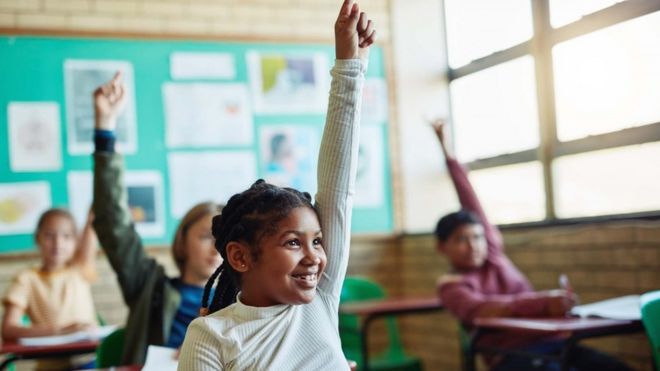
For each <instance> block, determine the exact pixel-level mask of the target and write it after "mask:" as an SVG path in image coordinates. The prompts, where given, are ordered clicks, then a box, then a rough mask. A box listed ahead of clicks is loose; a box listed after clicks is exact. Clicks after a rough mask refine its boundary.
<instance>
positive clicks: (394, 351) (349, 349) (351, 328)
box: [339, 277, 405, 360]
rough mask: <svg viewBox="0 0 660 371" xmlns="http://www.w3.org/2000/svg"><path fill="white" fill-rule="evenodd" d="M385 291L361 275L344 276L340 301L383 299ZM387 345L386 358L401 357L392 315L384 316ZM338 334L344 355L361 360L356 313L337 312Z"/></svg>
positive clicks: (359, 335)
mask: <svg viewBox="0 0 660 371" xmlns="http://www.w3.org/2000/svg"><path fill="white" fill-rule="evenodd" d="M383 298H385V291H384V290H383V288H382V287H380V285H378V284H377V283H375V282H373V281H370V280H368V279H366V278H361V277H346V279H345V280H344V286H343V287H342V290H341V295H340V299H339V301H340V302H341V303H349V302H357V301H365V300H374V299H383ZM385 326H386V329H387V337H388V343H389V345H388V347H387V349H386V350H385V352H384V355H386V357H387V358H403V357H405V353H404V351H403V345H402V343H401V337H400V335H399V331H398V328H397V325H396V321H395V319H394V318H393V317H386V318H385ZM339 335H340V337H341V346H342V350H343V351H344V355H345V356H346V358H348V359H354V360H363V359H364V358H363V357H364V356H367V355H363V354H362V341H363V339H362V335H361V333H360V319H359V318H358V316H357V315H353V314H343V313H339Z"/></svg>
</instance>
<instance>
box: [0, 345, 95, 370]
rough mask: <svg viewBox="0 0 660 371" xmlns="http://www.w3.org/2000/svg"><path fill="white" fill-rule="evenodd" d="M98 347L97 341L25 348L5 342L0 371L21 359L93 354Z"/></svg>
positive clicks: (1, 352)
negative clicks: (5, 356) (5, 357)
mask: <svg viewBox="0 0 660 371" xmlns="http://www.w3.org/2000/svg"><path fill="white" fill-rule="evenodd" d="M98 345H99V340H90V341H78V342H75V343H67V344H59V345H47V346H25V345H20V344H18V343H14V342H5V343H3V344H2V347H0V354H6V355H8V357H7V359H5V360H4V361H3V362H2V363H1V364H0V370H4V369H5V368H7V367H8V366H9V365H10V364H11V363H12V362H14V361H18V360H22V359H40V358H59V357H68V356H73V355H77V354H85V353H94V352H95V351H96V347H98Z"/></svg>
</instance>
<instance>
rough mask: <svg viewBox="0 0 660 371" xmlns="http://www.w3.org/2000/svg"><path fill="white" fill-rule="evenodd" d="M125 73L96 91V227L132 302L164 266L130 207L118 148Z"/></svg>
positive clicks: (120, 282)
mask: <svg viewBox="0 0 660 371" xmlns="http://www.w3.org/2000/svg"><path fill="white" fill-rule="evenodd" d="M124 98H125V94H124V84H123V81H122V77H121V73H119V72H118V73H117V74H116V75H115V77H114V78H113V79H112V80H111V81H110V82H108V83H107V84H105V85H103V86H101V87H99V88H98V89H96V91H95V92H94V109H95V129H96V134H95V136H96V138H95V143H96V152H95V153H94V203H93V205H92V209H93V211H94V214H95V215H96V217H95V219H94V228H95V229H96V233H97V234H98V237H99V242H100V243H101V247H102V248H103V250H104V251H105V254H106V256H107V257H108V260H109V261H110V265H112V268H113V269H114V271H115V272H116V273H117V279H118V281H119V285H120V287H121V290H122V294H123V295H124V300H125V301H126V303H127V304H128V305H129V306H130V305H132V304H133V302H134V301H135V299H136V298H137V297H138V296H139V294H140V293H141V289H142V287H143V285H144V284H145V282H146V281H147V277H149V275H150V274H151V273H152V272H153V271H154V270H156V269H162V267H160V266H159V265H158V264H156V262H155V260H153V259H151V258H149V257H147V255H146V253H145V252H144V249H143V248H142V241H141V240H140V236H139V235H138V234H137V231H136V230H135V225H134V224H133V221H132V219H131V215H130V212H129V209H128V194H127V192H126V187H125V186H124V180H123V170H124V166H123V161H122V158H121V156H119V155H117V154H116V153H115V152H114V140H115V136H114V131H115V128H116V126H117V117H118V116H119V114H120V112H121V110H122V108H123V105H124Z"/></svg>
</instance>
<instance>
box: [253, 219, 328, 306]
mask: <svg viewBox="0 0 660 371" xmlns="http://www.w3.org/2000/svg"><path fill="white" fill-rule="evenodd" d="M259 249H260V253H259V256H258V257H257V258H256V260H254V259H251V261H250V262H249V263H248V265H249V268H248V270H247V271H246V272H244V273H243V274H242V277H241V280H242V285H241V286H242V287H241V289H242V293H241V300H242V301H243V302H244V303H245V304H247V305H251V306H271V305H276V304H306V303H309V302H311V301H312V300H313V299H314V296H315V295H316V286H317V284H318V282H319V280H320V279H321V274H322V273H323V270H324V269H325V265H326V262H327V259H326V255H325V250H324V249H323V245H322V240H321V226H320V224H319V220H318V217H317V216H316V213H315V212H314V211H313V210H312V209H310V208H308V207H298V208H295V209H293V210H292V211H291V212H290V213H289V215H288V216H287V217H286V218H285V219H284V220H282V221H281V222H280V223H279V225H278V226H277V230H276V231H275V232H274V233H271V234H269V235H266V236H265V237H264V238H262V239H261V243H260V246H259Z"/></svg>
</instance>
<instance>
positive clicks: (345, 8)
mask: <svg viewBox="0 0 660 371" xmlns="http://www.w3.org/2000/svg"><path fill="white" fill-rule="evenodd" d="M375 40H376V30H375V29H374V24H373V22H372V21H371V20H370V19H369V18H368V17H367V14H366V13H364V12H360V7H359V5H358V4H357V3H354V2H353V0H344V3H343V4H342V6H341V10H340V11H339V16H337V21H336V22H335V56H336V58H337V59H356V58H360V59H363V60H366V59H367V58H368V57H369V47H370V46H371V44H373V42H374V41H375Z"/></svg>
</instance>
